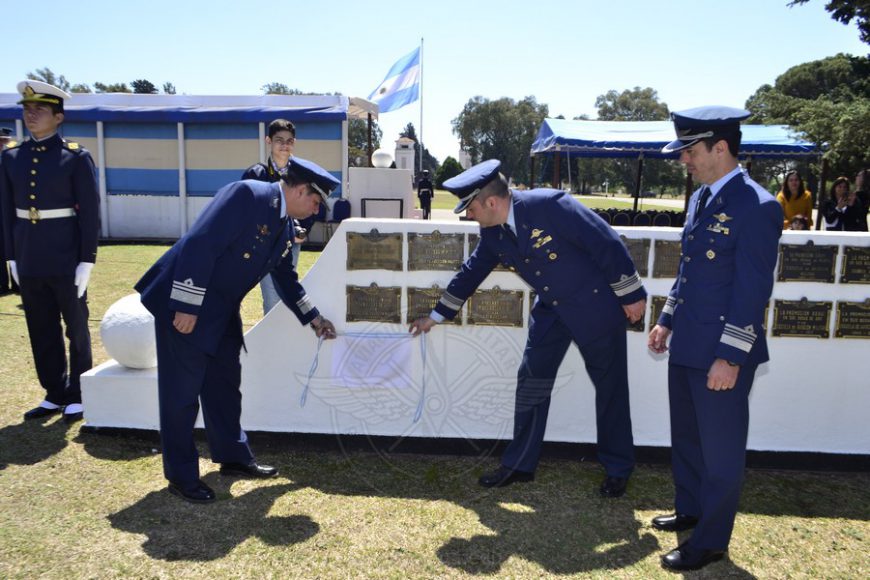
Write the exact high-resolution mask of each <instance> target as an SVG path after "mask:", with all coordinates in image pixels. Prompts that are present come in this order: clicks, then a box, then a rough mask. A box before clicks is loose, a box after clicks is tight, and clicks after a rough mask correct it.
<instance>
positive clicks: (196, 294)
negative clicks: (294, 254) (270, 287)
mask: <svg viewBox="0 0 870 580" xmlns="http://www.w3.org/2000/svg"><path fill="white" fill-rule="evenodd" d="M281 195H282V193H281V184H280V183H264V182H260V181H252V180H248V181H238V182H235V183H232V184H230V185H228V186H226V187H224V188H223V189H221V190H220V191H218V192H217V194H215V197H214V200H213V201H212V202H211V203H210V204H209V205H208V206H207V207H206V208H205V210H204V211H203V212H202V214H201V215H200V216H199V218H198V219H197V221H196V223H194V225H193V226H192V227H191V229H190V231H189V232H187V234H185V236H184V237H183V238H182V239H181V240H179V241H178V242H177V243H176V244H175V245H174V246H172V248H170V249H169V251H167V252H166V253H165V254H164V255H163V256H162V257H161V258H160V259H159V260H158V261H157V263H155V264H154V266H152V268H151V269H150V270H149V271H148V272H147V273H146V274H145V275H144V276H143V277H142V279H141V280H139V282H138V283H137V284H136V290H138V291H139V293H140V294H141V295H142V304H144V305H145V307H146V308H148V310H150V311H151V313H152V314H154V317H155V318H156V319H158V320H163V321H169V322H171V321H172V318H173V317H174V315H175V312H186V313H188V314H196V315H197V316H198V317H199V318H198V320H197V323H196V327H195V328H194V330H193V332H192V333H190V334H189V335H185V340H187V341H188V342H190V343H192V344H194V345H195V346H197V347H198V348H200V349H201V350H203V351H205V352H207V353H209V354H213V353H214V352H215V349H216V348H217V344H218V342H219V339H220V337H221V335H222V334H223V332H224V329H225V328H226V327H227V324H228V323H229V322H231V320H232V319H233V318H235V319H238V320H239V324H241V322H240V319H239V306H240V304H241V302H242V299H243V298H244V297H245V295H246V294H247V293H248V292H249V291H250V290H251V289H252V288H253V287H254V286H255V285H256V284H257V282H259V281H260V279H261V278H263V277H264V276H266V275H267V274H269V273H271V274H272V275H273V277H274V278H275V280H276V282H277V283H278V292H279V294H280V295H281V298H282V300H283V301H284V302H285V304H287V307H288V308H290V310H292V311H293V313H294V314H295V315H296V317H297V318H298V319H299V321H300V322H301V323H302V324H308V323H309V322H311V321H312V320H314V319H315V318H317V316H318V311H317V309H316V308H315V307H314V306H313V305H312V304H311V302H310V301H309V299H308V296H307V295H306V294H305V290H304V288H303V287H302V285H301V284H299V281H298V277H297V275H296V272H295V270H294V269H293V265H292V263H291V261H290V259H289V250H290V246H291V244H292V239H291V238H290V236H289V232H288V229H287V227H286V224H287V220H286V218H283V217H282V216H281V215H280V208H281V198H280V196H281ZM285 257H287V258H288V259H286V260H284V259H283V258H285Z"/></svg>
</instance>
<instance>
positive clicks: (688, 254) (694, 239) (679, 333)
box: [658, 172, 782, 370]
mask: <svg viewBox="0 0 870 580" xmlns="http://www.w3.org/2000/svg"><path fill="white" fill-rule="evenodd" d="M700 191H701V190H699V191H697V192H695V194H694V195H693V196H692V199H691V200H690V202H689V214H688V216H687V217H686V225H685V228H684V231H683V239H682V256H681V261H680V267H679V272H678V274H677V279H676V281H675V282H674V285H673V287H672V288H671V292H670V294H669V295H668V299H667V302H666V303H665V306H664V308H663V309H662V314H661V316H660V317H659V320H658V323H659V324H661V325H662V326H664V327H666V328H670V329H671V330H672V331H673V335H672V338H671V343H670V363H671V364H678V365H683V366H687V367H692V368H696V369H703V370H708V369H709V368H710V365H712V364H713V361H714V360H715V359H716V358H722V359H725V360H728V361H731V362H734V363H737V364H740V365H758V364H760V363H763V362H765V361H767V360H768V358H769V357H768V352H767V340H766V339H765V333H764V329H763V328H762V324H763V322H764V320H763V318H764V309H765V306H766V305H767V303H768V301H769V300H770V293H771V291H772V289H773V270H774V266H775V265H776V257H777V250H778V240H779V237H780V235H781V233H782V223H781V222H782V207H781V206H780V205H779V203H778V202H777V201H776V199H775V198H774V197H773V196H772V195H770V194H769V193H768V192H767V191H765V190H764V189H762V188H761V186H759V185H758V184H757V183H755V182H754V181H752V180H751V179H750V178H749V177H748V176H746V175H745V174H743V173H742V172H741V173H740V174H739V175H737V176H735V177H733V178H732V179H731V180H729V181H728V182H727V183H726V184H725V185H724V186H723V187H722V189H721V190H720V191H719V193H718V195H716V197H714V198H713V199H712V200H711V201H710V203H709V204H707V207H706V208H704V209H702V210H701V215H700V217H699V219H698V222H697V223H694V220H695V213H696V212H697V208H696V206H697V204H698V196H699V194H700ZM775 218H777V219H779V220H780V227H779V228H775V227H773V225H772V224H773V222H774V221H775ZM693 224H694V225H693ZM774 225H775V224H774Z"/></svg>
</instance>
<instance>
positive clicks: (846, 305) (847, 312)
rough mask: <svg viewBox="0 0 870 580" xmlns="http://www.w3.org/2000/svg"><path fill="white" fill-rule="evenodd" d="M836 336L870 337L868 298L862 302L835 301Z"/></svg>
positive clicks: (869, 299) (869, 300)
mask: <svg viewBox="0 0 870 580" xmlns="http://www.w3.org/2000/svg"><path fill="white" fill-rule="evenodd" d="M834 336H836V337H837V338H870V298H868V299H867V300H865V301H864V302H837V325H836V326H835V327H834Z"/></svg>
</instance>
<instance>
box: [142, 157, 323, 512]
mask: <svg viewBox="0 0 870 580" xmlns="http://www.w3.org/2000/svg"><path fill="white" fill-rule="evenodd" d="M337 185H338V180H336V179H335V178H334V177H333V176H332V175H330V174H329V173H327V172H326V171H325V170H323V169H322V168H321V167H319V166H317V165H316V164H314V163H312V162H310V161H307V160H305V159H300V158H298V157H296V158H293V159H292V160H291V162H290V166H289V167H288V170H287V172H286V173H285V175H284V176H283V177H282V179H281V181H279V182H276V183H265V182H261V181H252V180H247V181H238V182H235V183H231V184H229V185H227V186H226V187H224V188H223V189H221V190H220V191H218V192H217V194H215V197H214V200H213V201H212V203H211V204H209V205H208V206H207V207H206V209H205V210H204V211H203V212H202V214H201V215H200V216H199V218H198V219H197V221H196V223H194V224H193V226H192V227H191V229H190V230H189V231H188V232H187V233H186V234H185V235H184V237H182V238H181V239H180V240H179V241H178V242H177V243H176V244H175V245H174V246H172V248H170V249H169V250H168V251H167V252H166V253H165V254H164V255H163V256H162V257H161V258H160V259H159V260H158V261H157V262H156V263H155V264H154V266H152V267H151V269H150V270H148V272H147V273H146V274H145V275H144V276H143V277H142V279H141V280H139V282H138V283H137V284H136V290H138V291H139V293H140V294H141V299H142V304H144V305H145V307H146V308H147V309H148V310H149V311H150V312H151V313H152V314H153V315H154V323H155V331H156V336H157V364H158V373H157V382H158V391H159V404H160V435H161V439H162V442H163V471H164V475H165V476H166V479H168V480H169V491H170V492H171V493H173V494H175V495H177V496H179V497H181V498H183V499H185V500H188V501H191V502H195V503H208V502H211V501H214V499H215V495H214V492H213V491H212V490H211V489H210V488H209V487H208V486H207V485H206V484H205V483H203V482H202V481H201V480H200V479H199V461H198V455H197V451H196V447H195V445H194V439H193V426H194V422H195V421H196V415H197V412H198V410H199V402H200V401H201V402H202V410H203V417H204V419H205V427H206V432H207V436H208V444H209V448H210V450H211V458H212V461H214V462H216V463H220V464H221V468H220V473H221V474H222V475H238V476H243V477H273V476H275V475H276V474H277V470H276V469H275V468H274V467H270V466H267V465H260V464H258V463H257V462H256V461H255V460H254V456H253V454H252V452H251V449H250V447H249V446H248V443H247V436H246V435H245V432H244V431H243V430H242V428H241V424H240V417H241V403H242V400H241V399H242V397H241V392H240V391H239V386H240V383H241V364H240V363H239V352H240V349H241V347H242V320H241V316H240V313H239V308H240V305H241V302H242V299H243V298H244V297H245V295H246V294H247V293H248V292H249V291H250V290H251V289H252V288H253V287H254V286H255V285H256V284H257V282H259V281H260V279H262V278H263V277H264V276H266V275H268V274H270V273H271V274H272V277H273V279H274V280H275V282H276V283H277V289H278V294H279V295H280V296H281V300H283V301H284V303H285V304H286V305H287V307H288V308H290V310H292V311H293V313H294V314H295V315H296V317H297V318H298V319H299V321H300V322H301V323H302V324H311V326H312V328H314V330H315V332H316V334H317V336H318V337H321V336H322V337H325V338H334V337H335V327H334V326H333V325H332V323H331V322H329V321H328V320H326V319H325V318H323V317H322V316H321V315H320V313H319V312H318V310H317V308H315V307H314V305H313V304H312V303H311V300H310V299H309V298H308V296H307V295H306V293H305V290H304V288H303V287H302V285H301V284H300V283H299V281H298V278H297V275H296V271H295V270H294V268H293V265H292V263H291V261H290V258H289V254H290V247H291V244H292V240H291V239H290V236H289V230H288V228H287V222H288V220H289V219H292V218H294V217H296V218H305V217H308V216H309V215H312V214H314V213H316V212H317V209H318V206H319V204H320V203H322V202H325V201H326V198H327V197H328V196H329V192H330V191H331V190H332V189H334V188H335V187H336V186H337Z"/></svg>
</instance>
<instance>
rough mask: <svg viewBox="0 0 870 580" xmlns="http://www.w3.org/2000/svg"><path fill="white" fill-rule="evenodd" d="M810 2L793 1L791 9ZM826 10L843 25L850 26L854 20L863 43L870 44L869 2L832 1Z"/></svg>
mask: <svg viewBox="0 0 870 580" xmlns="http://www.w3.org/2000/svg"><path fill="white" fill-rule="evenodd" d="M807 2H809V0H792V1H791V2H789V3H788V5H789V7H792V6H797V5H799V4H806V3H807ZM825 10H827V11H828V12H830V13H831V18H833V19H834V20H836V21H837V22H842V23H843V24H849V23H850V22H852V19H853V18H854V19H855V21H856V23H857V24H858V32H859V33H860V38H861V42H864V43H867V44H870V2H868V1H867V0H830V1H829V2H828V3H827V4H825Z"/></svg>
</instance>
